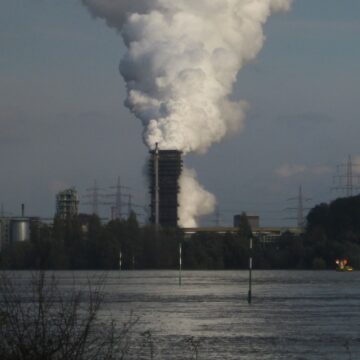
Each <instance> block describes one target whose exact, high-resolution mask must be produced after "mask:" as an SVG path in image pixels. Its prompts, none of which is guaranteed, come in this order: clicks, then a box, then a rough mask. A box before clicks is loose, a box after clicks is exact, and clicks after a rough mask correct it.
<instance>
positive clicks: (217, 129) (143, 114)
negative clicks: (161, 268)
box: [82, 0, 291, 226]
mask: <svg viewBox="0 0 360 360" xmlns="http://www.w3.org/2000/svg"><path fill="white" fill-rule="evenodd" d="M82 1H83V3H84V4H85V5H86V6H87V7H88V8H89V10H90V12H91V13H92V14H93V15H94V16H97V17H101V18H104V19H105V20H106V22H107V24H108V25H109V26H111V27H114V28H116V29H117V30H118V31H119V32H120V34H121V36H122V38H123V41H124V43H125V45H126V47H127V53H126V54H125V56H124V58H123V59H122V61H121V64H120V72H121V74H122V76H123V77H124V80H125V82H126V85H127V94H128V95H127V100H126V106H127V107H128V108H129V109H130V110H131V111H132V112H133V113H134V114H135V115H136V117H138V118H139V119H141V121H142V123H143V125H144V141H145V143H146V144H147V145H148V147H149V148H150V149H153V148H154V147H155V144H156V143H158V144H159V148H160V149H163V150H165V149H177V150H181V151H182V152H184V153H185V154H186V153H189V152H198V153H204V152H206V151H207V150H208V148H209V147H210V146H211V145H212V144H214V143H217V142H219V141H221V140H222V139H223V138H224V137H225V136H226V135H228V134H231V133H233V132H235V131H237V130H240V129H241V128H242V127H243V123H244V117H245V111H246V107H247V105H246V103H245V102H233V101H231V100H230V99H229V96H230V95H231V93H232V89H233V86H234V83H235V82H236V79H237V74H238V72H239V71H240V70H241V68H242V67H243V65H244V64H246V63H247V62H249V61H251V60H252V59H254V58H255V57H256V55H257V54H258V52H259V51H260V49H261V48H262V46H263V43H264V38H265V37H264V34H263V25H264V23H265V22H266V20H267V18H268V17H269V15H270V14H271V13H272V12H275V11H286V10H288V9H289V7H290V1H291V0H176V1H175V0H82ZM184 173H185V175H184V176H183V177H182V178H181V181H180V185H181V189H182V193H181V194H180V225H181V226H192V225H193V224H194V221H195V219H196V217H197V216H198V215H201V214H205V213H208V212H211V211H212V210H213V207H214V205H215V200H214V197H213V196H212V195H211V194H209V193H207V192H206V191H205V190H200V189H202V188H201V187H200V185H199V184H198V183H197V182H196V174H195V172H194V171H187V170H185V172H184ZM190 177H192V180H191V181H189V178H190ZM185 179H187V180H186V181H187V182H186V184H185ZM190 184H192V185H190ZM185 188H186V193H185V192H184V191H185V190H184V189H185ZM199 192H200V194H201V196H200V197H201V198H202V199H201V201H199V198H198V195H199ZM195 202H196V203H195ZM202 204H203V205H204V207H202ZM210 204H212V205H210ZM184 209H187V211H186V214H185V211H184ZM189 209H193V210H192V211H191V213H192V215H191V216H190V215H189V211H190V210H189Z"/></svg>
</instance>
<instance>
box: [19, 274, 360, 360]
mask: <svg viewBox="0 0 360 360" xmlns="http://www.w3.org/2000/svg"><path fill="white" fill-rule="evenodd" d="M98 275H100V273H94V272H75V273H70V272H57V273H56V276H57V277H58V278H59V279H60V283H61V286H63V287H64V288H65V287H67V286H71V285H72V283H73V281H74V278H75V282H76V283H77V284H84V285H85V284H87V281H88V279H89V278H90V279H96V278H97V276H98ZM19 276H20V274H19ZM22 276H24V273H23V275H22ZM177 276H178V274H177V272H176V271H122V272H108V273H107V277H106V282H105V284H104V292H105V295H106V296H105V304H104V309H103V312H102V314H103V315H104V316H108V314H109V312H110V313H111V315H112V316H113V317H114V318H115V319H116V320H118V321H119V323H120V322H123V321H126V320H127V319H128V318H129V314H130V312H133V313H134V314H135V316H137V317H138V318H139V322H138V324H137V330H138V333H141V332H144V331H146V330H150V331H151V338H152V340H151V341H153V342H154V346H155V354H156V358H157V359H158V358H159V359H191V358H192V351H191V349H194V343H192V342H194V341H195V340H196V341H198V351H199V359H204V360H205V359H206V360H210V359H244V360H250V359H256V360H265V359H269V360H270V359H271V360H278V359H284V360H285V359H286V360H289V359H298V360H300V359H304V360H305V359H306V360H308V359H346V360H347V359H350V358H352V359H353V360H355V359H360V272H353V273H340V272H335V271H318V272H313V271H254V272H253V302H252V304H251V305H248V303H247V290H248V283H247V281H248V278H247V276H248V273H247V272H246V271H214V272H213V271H189V272H187V271H184V272H183V285H182V286H181V287H179V285H178V278H177ZM139 336H140V335H139ZM191 337H194V338H193V339H192V340H191ZM140 338H141V341H140V340H138V341H135V342H134V345H133V346H134V347H133V349H132V354H133V358H141V357H142V356H141V354H143V356H144V358H145V353H146V351H147V345H146V344H147V343H149V339H148V340H145V338H144V337H141V336H140ZM347 348H348V349H349V350H347ZM147 358H148V357H147Z"/></svg>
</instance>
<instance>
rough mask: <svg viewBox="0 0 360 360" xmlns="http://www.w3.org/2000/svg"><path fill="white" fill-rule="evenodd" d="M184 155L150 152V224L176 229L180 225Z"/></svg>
mask: <svg viewBox="0 0 360 360" xmlns="http://www.w3.org/2000/svg"><path fill="white" fill-rule="evenodd" d="M181 156H182V153H181V151H178V150H159V148H158V146H156V149H155V150H152V151H150V160H149V177H150V189H149V190H150V198H151V202H150V209H151V215H150V222H151V223H152V224H155V225H161V226H162V227H176V226H177V223H178V206H179V202H178V194H179V190H180V188H179V177H180V175H181V170H182V157H181Z"/></svg>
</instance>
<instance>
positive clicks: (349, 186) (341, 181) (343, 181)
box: [331, 155, 360, 197]
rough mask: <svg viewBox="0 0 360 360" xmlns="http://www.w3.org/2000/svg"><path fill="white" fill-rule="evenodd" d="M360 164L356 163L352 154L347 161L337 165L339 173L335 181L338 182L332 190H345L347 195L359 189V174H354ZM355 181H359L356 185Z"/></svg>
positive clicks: (334, 178)
mask: <svg viewBox="0 0 360 360" xmlns="http://www.w3.org/2000/svg"><path fill="white" fill-rule="evenodd" d="M359 166H360V164H355V163H354V162H353V161H352V158H351V155H349V156H348V159H347V162H346V163H344V164H340V165H337V167H336V169H337V174H336V175H335V176H334V177H333V182H334V183H337V185H336V186H333V187H332V188H331V190H335V191H341V192H345V194H346V196H347V197H349V196H353V194H354V191H355V190H359V189H360V186H359V185H358V184H359V178H360V177H359V175H354V170H355V169H356V168H358V167H359ZM355 181H356V182H357V183H358V184H357V185H355V184H354V183H355Z"/></svg>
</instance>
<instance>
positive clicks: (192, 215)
mask: <svg viewBox="0 0 360 360" xmlns="http://www.w3.org/2000/svg"><path fill="white" fill-rule="evenodd" d="M180 188H181V191H180V194H179V203H180V204H181V206H180V208H179V225H180V226H183V227H196V226H197V225H198V219H199V218H200V217H201V216H203V215H207V214H209V213H211V212H213V211H214V208H215V205H216V200H215V196H214V195H213V194H210V193H209V192H208V191H206V190H205V189H204V188H203V187H202V186H201V185H200V184H199V183H198V181H197V179H196V172H195V170H193V169H186V168H185V169H183V172H182V174H181V177H180Z"/></svg>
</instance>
